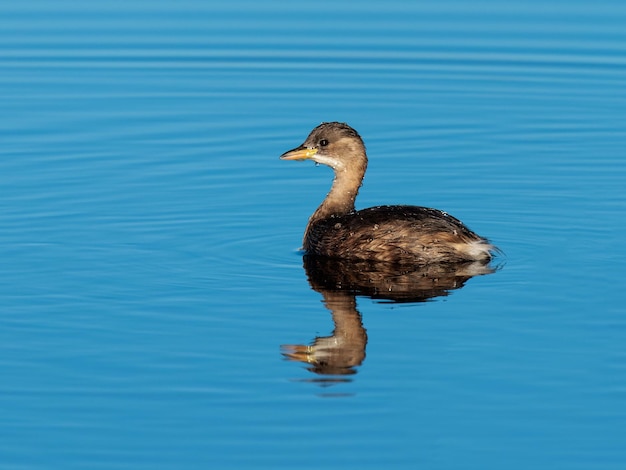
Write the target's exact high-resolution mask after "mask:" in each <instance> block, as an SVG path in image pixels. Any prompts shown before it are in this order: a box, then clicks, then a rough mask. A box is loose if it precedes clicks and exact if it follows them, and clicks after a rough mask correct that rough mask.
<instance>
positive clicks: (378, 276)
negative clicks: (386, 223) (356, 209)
mask: <svg viewBox="0 0 626 470" xmlns="http://www.w3.org/2000/svg"><path fill="white" fill-rule="evenodd" d="M304 269H305V271H306V273H307V277H308V279H309V283H310V285H311V287H312V288H313V289H314V290H316V291H317V292H319V293H320V294H322V296H323V297H324V304H325V306H326V308H327V309H328V310H329V311H330V313H331V315H332V319H333V322H334V324H335V329H334V330H333V332H332V334H331V335H330V336H318V337H316V338H315V339H314V340H313V342H312V343H311V344H309V345H301V344H289V345H283V346H282V354H283V356H284V357H285V358H286V359H288V360H290V361H298V362H303V363H305V364H307V366H308V367H307V368H308V370H310V371H311V372H314V373H316V374H320V375H325V376H330V377H327V378H325V379H321V380H320V382H322V383H334V382H337V381H339V382H340V381H345V380H342V379H341V376H347V375H351V374H355V373H356V367H358V366H359V365H361V363H362V362H363V360H364V359H365V347H366V345H367V332H366V330H365V328H364V327H363V322H362V319H361V314H360V313H359V311H358V310H357V306H356V296H365V297H369V298H372V299H376V300H379V301H387V302H396V303H399V302H403V303H406V302H425V301H427V300H429V299H432V298H434V297H439V296H446V295H448V294H449V292H450V291H452V290H454V289H459V288H461V287H463V285H464V284H465V282H466V281H467V280H468V279H470V278H472V277H474V276H477V275H483V274H490V273H492V272H494V268H492V267H491V266H489V264H487V263H484V262H473V263H460V264H450V263H447V264H430V265H426V266H411V267H407V266H397V265H392V264H388V263H379V262H375V261H368V260H357V261H353V260H345V259H331V258H326V257H320V256H315V255H305V256H304Z"/></svg>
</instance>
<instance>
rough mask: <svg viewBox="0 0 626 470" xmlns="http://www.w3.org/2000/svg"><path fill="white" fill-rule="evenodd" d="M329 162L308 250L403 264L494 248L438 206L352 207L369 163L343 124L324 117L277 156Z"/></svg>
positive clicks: (482, 257) (477, 255) (469, 257)
mask: <svg viewBox="0 0 626 470" xmlns="http://www.w3.org/2000/svg"><path fill="white" fill-rule="evenodd" d="M280 158H281V159H283V160H313V161H315V162H316V163H323V164H324V165H328V166H330V167H331V168H332V169H333V170H334V172H335V179H334V181H333V185H332V187H331V190H330V192H329V193H328V195H327V196H326V199H325V200H324V202H322V204H321V205H320V206H319V207H318V208H317V210H316V211H315V212H314V213H313V215H312V216H311V217H310V219H309V223H308V225H307V227H306V230H305V233H304V240H303V248H304V249H305V250H306V251H307V252H308V253H312V254H317V255H322V256H329V257H334V258H346V259H366V260H375V261H384V262H392V263H401V264H407V263H408V264H429V263H441V262H453V263H458V262H463V261H488V260H489V259H491V252H492V251H494V250H496V248H495V247H494V246H493V245H491V244H490V243H489V242H488V241H487V240H486V239H485V238H482V237H480V236H479V235H477V234H475V233H474V232H472V231H471V230H470V229H468V228H467V227H466V226H465V225H464V224H463V223H462V222H461V221H460V220H458V219H456V218H455V217H452V216H451V215H449V214H447V213H445V212H442V211H440V210H437V209H429V208H427V207H418V206H377V207H370V208H368V209H362V210H359V211H357V210H355V208H354V201H355V199H356V196H357V193H358V191H359V188H360V187H361V183H362V181H363V176H364V175H365V170H366V168H367V154H366V152H365V145H364V144H363V140H362V139H361V137H360V136H359V134H358V133H357V132H356V131H355V130H354V129H352V128H351V127H350V126H348V125H347V124H343V123H339V122H326V123H323V124H320V125H319V126H317V127H316V128H315V129H313V131H311V133H310V134H309V136H308V137H307V138H306V140H305V141H304V143H303V144H302V145H301V146H299V147H297V148H295V149H293V150H290V151H288V152H285V153H284V154H283V155H281V157H280Z"/></svg>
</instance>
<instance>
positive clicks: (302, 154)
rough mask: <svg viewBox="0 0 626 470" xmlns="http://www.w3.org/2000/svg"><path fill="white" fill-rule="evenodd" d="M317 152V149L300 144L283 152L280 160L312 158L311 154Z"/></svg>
mask: <svg viewBox="0 0 626 470" xmlns="http://www.w3.org/2000/svg"><path fill="white" fill-rule="evenodd" d="M316 153H317V149H310V148H308V147H305V146H303V145H301V146H300V147H297V148H295V149H293V150H289V151H288V152H285V153H283V154H282V155H281V156H280V159H281V160H309V159H310V158H313V155H315V154H316Z"/></svg>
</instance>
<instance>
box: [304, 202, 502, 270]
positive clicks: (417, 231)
mask: <svg viewBox="0 0 626 470" xmlns="http://www.w3.org/2000/svg"><path fill="white" fill-rule="evenodd" d="M304 249H305V250H306V251H307V252H309V253H314V254H317V255H322V256H329V257H335V258H348V259H371V260H376V261H385V262H391V263H399V264H429V263H436V262H462V261H476V260H485V261H486V260H489V259H490V258H491V254H490V250H492V249H494V248H493V246H492V245H490V244H489V242H488V241H487V240H486V239H484V238H482V237H480V236H478V235H477V234H475V233H474V232H472V231H471V230H470V229H468V228H467V227H466V226H465V225H464V224H463V223H462V222H461V221H460V220H458V219H457V218H455V217H453V216H451V215H449V214H447V213H445V212H442V211H439V210H437V209H430V208H427V207H418V206H377V207H370V208H368V209H363V210H360V211H354V212H351V213H349V214H345V215H340V216H331V217H327V218H325V219H322V220H317V221H315V222H313V223H311V224H310V225H309V227H308V229H307V232H306V234H305V237H304Z"/></svg>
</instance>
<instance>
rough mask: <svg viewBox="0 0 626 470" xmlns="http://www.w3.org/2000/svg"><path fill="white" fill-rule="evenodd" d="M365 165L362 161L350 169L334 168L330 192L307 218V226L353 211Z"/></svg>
mask: <svg viewBox="0 0 626 470" xmlns="http://www.w3.org/2000/svg"><path fill="white" fill-rule="evenodd" d="M366 167H367V163H364V164H363V165H362V167H358V168H354V167H352V168H351V169H350V171H347V170H346V169H340V170H339V169H336V170H335V179H334V180H333V185H332V187H331V188H330V192H329V193H328V195H327V196H326V199H324V202H322V203H321V204H320V206H319V207H318V208H317V210H316V211H315V212H314V213H313V215H312V216H311V218H310V219H309V225H308V227H310V226H311V224H313V223H314V222H316V221H318V220H322V219H327V218H329V217H333V216H334V217H337V216H341V215H345V214H348V213H350V212H352V211H354V201H355V199H356V196H357V194H358V192H359V188H360V187H361V183H362V182H363V176H365V169H366ZM308 227H307V229H308Z"/></svg>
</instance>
